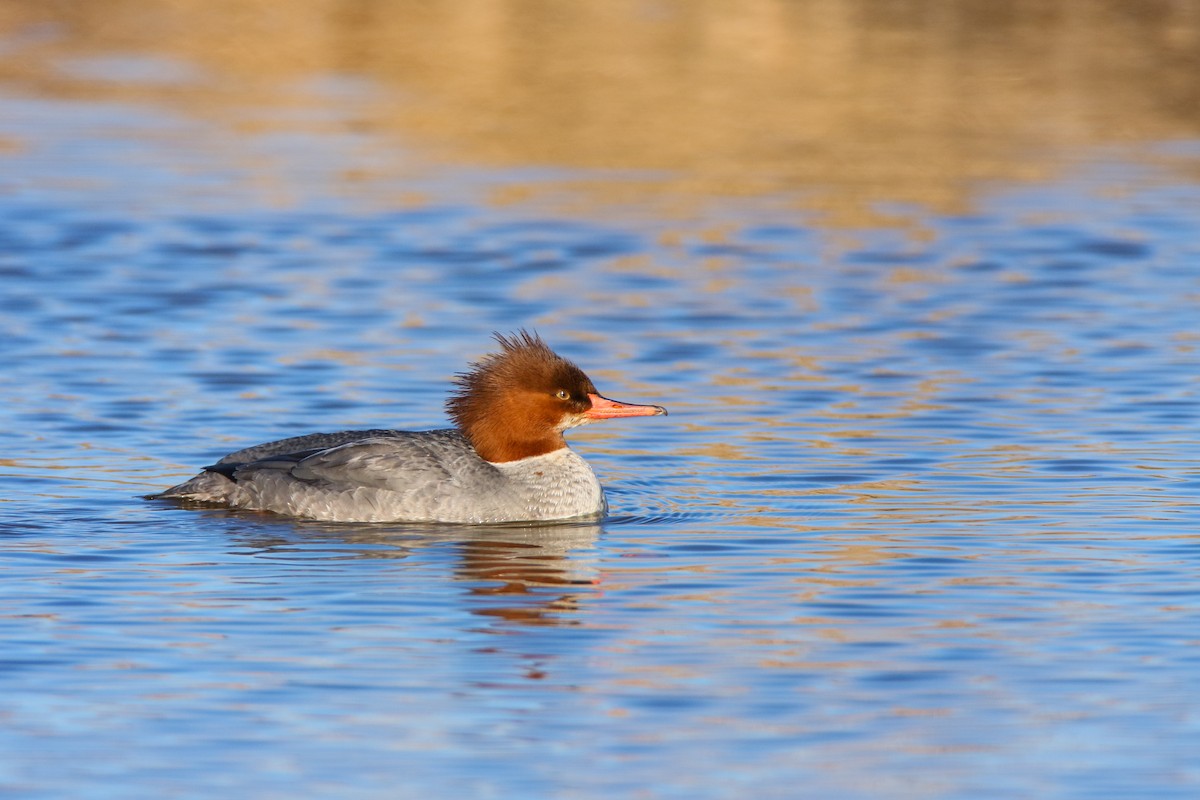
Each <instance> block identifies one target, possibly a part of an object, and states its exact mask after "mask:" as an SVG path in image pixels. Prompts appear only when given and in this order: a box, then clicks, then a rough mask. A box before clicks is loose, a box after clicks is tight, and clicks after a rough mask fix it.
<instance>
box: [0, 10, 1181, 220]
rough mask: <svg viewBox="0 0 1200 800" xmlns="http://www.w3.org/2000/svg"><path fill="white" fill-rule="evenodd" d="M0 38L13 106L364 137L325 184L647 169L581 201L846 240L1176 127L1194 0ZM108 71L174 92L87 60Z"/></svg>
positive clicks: (239, 18) (327, 14)
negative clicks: (698, 208)
mask: <svg viewBox="0 0 1200 800" xmlns="http://www.w3.org/2000/svg"><path fill="white" fill-rule="evenodd" d="M55 26H57V27H55ZM0 36H3V38H4V42H5V44H6V45H7V47H6V52H7V53H8V55H7V57H6V58H5V59H4V60H3V62H0V80H4V81H5V82H7V83H9V84H10V85H15V86H17V87H20V90H21V91H23V92H29V91H33V92H34V93H37V94H43V95H49V96H68V97H82V98H94V97H99V98H120V99H137V100H149V101H151V102H156V103H165V104H168V105H170V106H172V107H173V108H176V109H180V110H183V111H184V112H186V113H190V114H194V115H198V116H202V117H205V118H208V119H212V120H217V121H219V122H222V123H223V124H226V125H228V126H230V129H231V130H234V131H239V132H242V133H245V134H248V135H253V134H256V133H258V132H261V131H270V130H290V129H296V128H300V129H307V130H322V129H339V130H353V131H358V132H365V133H368V134H372V135H375V138H374V139H373V146H374V147H375V148H377V149H379V151H380V152H375V153H372V154H371V157H370V158H369V159H367V160H366V161H365V162H364V163H363V164H361V165H358V166H354V165H349V166H348V167H347V172H346V178H347V180H348V181H355V180H357V181H368V182H369V181H370V180H371V179H372V178H373V177H377V176H378V177H387V176H389V175H391V174H392V172H393V171H395V170H400V169H402V167H401V165H400V164H399V161H398V160H396V159H393V160H389V158H388V155H387V154H388V153H389V152H391V151H392V150H393V149H399V148H398V147H397V146H398V145H401V144H403V145H404V146H405V147H411V146H415V147H416V148H417V150H418V152H419V158H420V160H421V161H422V162H423V163H430V162H443V163H445V162H449V163H470V164H484V165H531V164H532V165H552V166H570V167H597V168H620V169H632V170H665V171H669V172H666V173H660V174H657V175H655V176H650V177H647V178H646V180H647V181H648V182H647V183H643V182H639V181H614V180H611V179H605V180H604V181H602V182H600V183H599V184H597V186H594V187H592V188H593V189H601V190H603V191H604V192H606V193H607V192H612V193H613V196H614V197H616V198H617V199H621V197H620V195H621V193H626V194H628V195H629V197H631V198H632V197H637V198H639V199H643V200H644V199H645V196H646V194H647V192H648V191H649V192H658V193H661V194H660V196H666V197H674V198H676V199H677V200H678V201H680V202H685V203H686V200H687V198H696V197H707V196H711V195H713V194H742V195H755V194H764V193H771V192H776V191H778V190H781V189H787V190H808V191H809V193H808V194H807V197H808V200H807V201H806V204H807V205H809V206H810V207H812V208H815V209H818V210H822V211H825V212H828V214H829V216H830V219H831V220H833V221H842V222H850V223H856V224H857V223H864V222H869V221H870V222H879V221H880V219H879V212H878V211H874V210H872V209H871V208H870V207H869V206H870V204H872V203H875V202H877V201H880V200H893V201H914V202H918V203H921V204H923V205H926V206H932V207H934V208H937V209H939V210H947V211H953V210H965V209H969V207H970V199H971V197H970V195H971V192H972V190H973V189H972V187H973V186H974V185H976V184H977V183H978V182H980V181H988V180H996V179H999V180H1005V181H1013V180H1018V181H1020V180H1038V179H1040V178H1043V177H1045V176H1046V175H1047V174H1048V170H1050V169H1052V168H1053V167H1054V165H1055V164H1060V163H1063V162H1065V161H1067V160H1069V158H1070V157H1073V156H1074V155H1076V154H1077V153H1078V150H1079V148H1082V147H1091V146H1095V145H1107V144H1114V143H1116V144H1120V143H1125V142H1131V141H1144V140H1163V139H1173V138H1181V137H1184V138H1192V137H1195V136H1196V134H1197V131H1200V81H1197V80H1196V79H1195V76H1196V74H1198V73H1200V5H1197V4H1195V3H1149V2H1137V1H1136V0H1129V1H1128V2H1112V0H1010V1H1009V2H1003V3H997V2H994V0H959V1H958V2H953V3H947V2H944V1H943V0H892V1H891V2H886V3H881V2H879V0H744V1H743V2H738V3H734V2H729V1H728V0H699V1H694V0H674V1H672V0H659V1H658V2H646V0H581V1H580V2H571V3H552V2H548V1H547V0H420V2H417V0H409V1H408V2H403V1H401V2H393V1H391V0H389V2H383V1H382V0H324V1H323V2H322V1H321V0H316V1H314V2H306V3H300V4H295V3H293V4H280V3H278V2H274V1H273V0H110V1H109V2H104V3H54V4H50V3H29V2H18V1H17V0H0ZM114 56H115V57H126V56H141V57H152V58H161V59H165V60H166V61H167V63H172V62H182V63H183V64H185V65H189V66H192V67H194V68H195V72H196V76H195V77H193V78H190V79H188V78H185V79H182V80H176V81H171V80H165V81H164V80H157V79H151V80H147V79H144V78H143V79H141V80H122V79H121V77H120V75H119V74H118V75H117V76H116V77H114V76H113V75H111V74H108V75H106V74H105V73H104V69H103V68H102V67H96V66H94V63H93V61H94V60H95V59H103V58H105V57H114ZM89 59H91V60H93V61H89ZM153 71H154V70H151V72H153ZM331 75H333V76H351V77H356V78H362V79H365V82H366V84H367V86H368V87H369V88H368V90H367V91H366V93H365V94H364V95H363V96H362V97H360V98H357V99H355V100H354V101H353V102H350V101H348V100H347V99H346V97H345V96H344V95H338V93H337V91H333V92H332V94H331V90H329V89H328V88H321V87H320V86H319V85H316V84H314V82H313V81H312V80H311V79H313V78H321V77H324V76H331ZM151 77H152V78H154V76H153V75H152V76H151ZM339 103H341V105H338V104H339ZM331 107H337V108H338V109H340V112H339V113H340V114H341V116H338V114H334V115H332V116H329V115H325V116H321V117H319V118H317V119H314V118H313V117H312V116H309V117H307V118H306V117H305V116H304V115H303V114H295V113H290V112H293V111H296V110H304V109H318V108H319V109H323V110H325V111H328V110H329V108H331ZM306 119H307V121H305V120H306ZM4 146H5V148H6V149H11V147H13V146H14V145H13V144H12V143H11V142H6V143H5V145H4ZM409 166H411V165H409ZM264 168H265V167H264ZM814 190H815V191H814ZM526 196H528V187H519V186H518V187H509V188H506V189H501V190H498V194H497V202H508V201H511V200H513V199H516V200H518V201H520V200H521V199H523V198H525V197H526Z"/></svg>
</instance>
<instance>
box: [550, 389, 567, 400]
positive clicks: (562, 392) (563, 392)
mask: <svg viewBox="0 0 1200 800" xmlns="http://www.w3.org/2000/svg"><path fill="white" fill-rule="evenodd" d="M554 396H555V397H557V398H558V399H559V400H566V399H567V398H569V397H570V396H571V395H569V394H567V390H566V389H559V390H558V391H557V392H555V393H554Z"/></svg>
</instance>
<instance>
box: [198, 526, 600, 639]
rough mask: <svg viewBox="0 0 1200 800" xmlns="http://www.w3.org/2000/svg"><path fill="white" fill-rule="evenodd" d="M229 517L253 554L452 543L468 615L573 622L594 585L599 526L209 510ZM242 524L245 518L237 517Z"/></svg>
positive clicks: (398, 549) (392, 554)
mask: <svg viewBox="0 0 1200 800" xmlns="http://www.w3.org/2000/svg"><path fill="white" fill-rule="evenodd" d="M208 513H212V514H214V515H219V516H221V517H224V518H226V521H233V522H234V527H235V530H234V532H233V533H234V537H235V539H236V540H237V541H238V543H239V544H240V545H242V546H243V547H246V548H247V549H249V550H251V551H253V552H255V553H273V554H285V553H286V554H288V555H289V556H290V557H302V558H306V559H319V560H330V559H342V558H372V559H374V558H379V559H407V558H410V557H414V556H416V555H418V554H420V553H421V551H423V550H426V549H428V548H432V547H442V548H451V549H453V550H454V551H455V552H456V556H457V563H456V565H455V567H454V572H453V577H454V578H456V579H458V580H460V581H462V582H463V583H464V584H466V593H465V597H466V598H467V599H468V604H467V605H468V607H469V609H470V611H471V612H472V613H475V614H478V615H481V616H485V617H490V618H495V619H501V620H505V621H507V622H510V623H516V624H523V625H571V624H576V620H575V619H573V617H572V614H573V612H575V611H577V610H578V609H579V602H580V597H581V595H583V594H586V593H587V592H588V590H590V589H591V588H592V587H594V586H595V585H596V584H597V583H598V579H597V574H596V571H595V569H594V567H593V566H592V565H591V562H590V561H589V559H588V558H587V557H586V555H585V554H586V553H587V552H589V551H591V550H592V549H593V548H594V547H595V543H596V540H597V539H598V538H599V536H600V532H601V525H600V524H599V523H597V522H568V523H558V524H538V525H517V524H507V525H495V526H462V525H415V524H331V523H320V522H309V521H296V520H283V519H280V518H275V517H271V516H268V515H262V514H256V513H248V512H234V511H212V512H208ZM243 522H244V523H245V524H242V523H243Z"/></svg>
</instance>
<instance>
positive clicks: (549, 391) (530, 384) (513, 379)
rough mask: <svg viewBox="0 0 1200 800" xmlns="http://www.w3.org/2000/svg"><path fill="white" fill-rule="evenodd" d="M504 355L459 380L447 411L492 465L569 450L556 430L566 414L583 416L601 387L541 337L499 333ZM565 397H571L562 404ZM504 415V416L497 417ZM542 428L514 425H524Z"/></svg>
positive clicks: (490, 358) (485, 359) (487, 358)
mask: <svg viewBox="0 0 1200 800" xmlns="http://www.w3.org/2000/svg"><path fill="white" fill-rule="evenodd" d="M493 337H494V338H495V339H496V341H497V342H498V343H499V344H500V352H498V353H491V354H489V355H487V356H484V357H483V358H481V359H480V360H479V361H477V362H475V363H474V364H472V365H471V368H470V370H469V371H467V372H463V373H459V374H458V375H456V376H455V383H456V385H457V388H456V390H455V392H454V394H452V395H451V396H450V398H449V399H448V400H447V401H446V411H447V413H449V415H450V418H451V419H453V420H454V423H455V425H457V426H458V429H459V430H461V431H462V432H463V434H464V435H466V437H467V438H468V439H469V440H470V441H471V444H472V445H473V446H474V447H475V449H476V450H477V451H478V452H479V454H480V455H481V456H482V457H483V458H485V459H487V460H488V461H505V460H510V458H509V457H510V456H513V457H515V456H514V454H516V453H521V452H530V451H541V452H550V451H552V450H555V449H557V448H559V447H563V446H565V442H564V441H563V440H562V429H561V428H556V427H555V426H556V425H557V424H558V422H559V420H560V419H561V416H562V412H563V410H564V408H566V409H569V410H570V411H573V412H575V413H579V414H582V413H583V412H584V411H587V409H588V408H590V407H591V401H590V400H589V399H588V394H594V393H595V392H596V387H595V386H594V385H593V384H592V381H591V380H590V379H589V378H588V376H587V375H586V374H584V372H583V370H581V369H580V368H579V367H577V366H575V365H574V364H572V363H571V362H570V361H568V360H567V359H565V358H563V357H562V356H560V355H558V354H557V353H555V352H554V351H553V350H551V349H550V347H549V346H548V345H547V344H546V343H545V342H544V341H542V338H541V337H540V336H538V335H537V334H536V333H529V332H528V331H525V330H521V331H517V332H516V333H514V334H511V335H509V336H504V335H502V334H500V333H494V334H493ZM560 391H563V392H566V393H567V397H566V398H564V399H560V398H558V397H557V393H558V392H560ZM497 411H501V412H503V413H496V412H497ZM527 420H528V421H537V422H544V424H542V425H536V424H531V425H521V424H514V423H519V422H521V421H527Z"/></svg>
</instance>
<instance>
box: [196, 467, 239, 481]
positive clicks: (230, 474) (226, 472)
mask: <svg viewBox="0 0 1200 800" xmlns="http://www.w3.org/2000/svg"><path fill="white" fill-rule="evenodd" d="M240 466H242V465H241V464H213V465H211V466H207V467H203V468H202V469H203V471H204V472H215V473H217V474H218V475H223V476H224V477H226V478H229V480H231V481H234V482H235V483H236V482H237V478H235V477H234V473H235V472H237V469H238V467H240Z"/></svg>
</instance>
